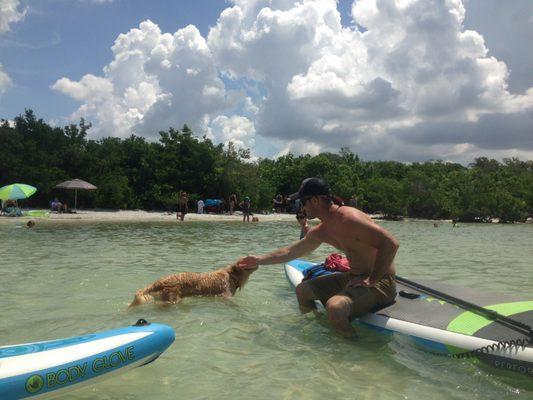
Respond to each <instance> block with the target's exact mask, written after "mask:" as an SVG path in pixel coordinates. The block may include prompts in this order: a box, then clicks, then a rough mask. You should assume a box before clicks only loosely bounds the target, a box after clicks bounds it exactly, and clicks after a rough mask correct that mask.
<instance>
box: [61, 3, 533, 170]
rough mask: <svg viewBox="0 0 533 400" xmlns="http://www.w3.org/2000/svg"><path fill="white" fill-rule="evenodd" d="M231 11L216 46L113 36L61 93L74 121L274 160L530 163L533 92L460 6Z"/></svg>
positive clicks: (192, 37)
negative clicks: (342, 151) (518, 157)
mask: <svg viewBox="0 0 533 400" xmlns="http://www.w3.org/2000/svg"><path fill="white" fill-rule="evenodd" d="M232 3H233V5H232V6H231V7H229V8H227V9H226V10H224V11H223V12H222V13H221V15H220V17H219V19H218V21H217V22H216V25H215V26H214V27H212V28H211V30H210V32H209V34H208V36H207V39H205V38H203V37H202V36H201V34H200V33H199V31H198V29H196V28H195V27H194V26H187V27H185V28H182V29H179V30H178V31H177V32H175V33H174V34H170V33H162V32H161V31H160V29H159V27H158V26H157V25H156V24H154V23H152V22H151V21H145V22H143V23H141V24H140V27H139V28H138V29H132V30H130V31H129V32H127V33H125V34H122V35H120V36H119V37H118V38H117V40H116V41H115V44H114V46H113V48H112V51H113V55H114V58H113V60H112V61H111V62H110V64H109V65H107V66H106V67H105V68H104V72H103V76H102V77H96V76H93V75H86V76H85V77H83V78H82V79H81V80H80V81H79V82H73V81H71V80H70V79H68V78H62V79H60V80H58V81H57V82H56V84H55V85H54V86H53V87H54V89H56V90H59V91H61V92H63V93H65V94H67V95H69V96H72V97H73V98H75V99H77V100H79V101H81V102H82V103H83V104H82V105H81V107H80V109H79V110H78V111H77V112H76V113H75V115H74V117H76V118H77V117H79V116H82V115H83V116H86V117H87V118H88V119H89V120H93V122H95V123H96V127H97V131H98V133H99V134H100V135H111V134H113V135H120V136H124V135H128V134H129V133H131V132H132V131H134V132H136V133H141V134H155V133H156V132H157V131H158V130H160V129H167V128H168V127H170V126H173V127H180V126H181V125H183V124H184V123H187V124H189V125H191V126H193V128H194V129H196V130H197V131H198V130H200V131H201V132H199V133H202V132H208V134H209V135H211V137H212V138H214V140H216V141H220V142H226V141H228V140H233V141H234V142H236V143H238V144H239V145H242V146H246V147H249V146H253V145H254V144H255V143H260V142H262V143H264V142H265V141H268V140H269V139H270V140H271V141H272V143H280V144H279V146H277V150H276V151H274V152H271V153H270V154H260V155H266V156H272V155H273V154H275V153H276V152H277V153H278V154H283V153H284V152H286V151H294V152H310V153H317V152H319V151H322V150H330V151H331V150H332V151H336V150H338V149H339V148H340V147H341V146H346V145H348V146H351V148H352V150H353V151H355V152H357V153H359V154H360V155H362V156H363V157H364V158H373V159H387V158H389V159H399V160H413V159H416V160H418V159H420V158H421V157H424V158H439V159H448V158H451V159H453V158H455V159H462V158H463V157H466V156H468V155H473V154H482V153H483V152H485V154H489V155H490V154H499V155H505V154H529V153H528V152H530V151H533V142H532V141H533V139H532V138H531V135H529V136H528V133H527V130H528V127H529V129H530V128H531V126H532V125H531V118H532V113H533V88H529V89H528V90H525V91H524V92H523V93H512V92H510V91H509V89H508V81H509V75H510V71H509V69H508V68H507V66H506V65H505V63H504V62H502V61H501V60H498V59H497V58H495V57H493V56H491V55H490V53H489V49H488V48H487V46H486V45H485V41H484V39H483V37H482V36H481V35H480V34H479V33H477V32H475V31H473V30H467V29H465V28H464V19H465V13H466V12H467V10H465V7H464V5H463V3H462V2H461V1H460V0H396V1H393V0H391V1H379V0H358V1H357V2H354V4H353V7H352V17H353V19H354V21H355V22H356V24H357V25H355V26H356V27H343V26H342V24H341V18H340V14H339V12H338V10H337V4H336V1H335V0H301V1H289V0H247V1H245V0H234V1H233V2H232ZM361 27H362V28H361ZM239 85H240V86H239ZM235 86H238V87H240V88H241V89H240V90H237V89H229V87H231V88H234V87H235ZM530 130H531V129H530ZM259 138H261V140H258V139H259ZM263 139H265V140H263ZM517 149H522V150H517ZM259 150H260V149H259ZM506 152H507V153H506Z"/></svg>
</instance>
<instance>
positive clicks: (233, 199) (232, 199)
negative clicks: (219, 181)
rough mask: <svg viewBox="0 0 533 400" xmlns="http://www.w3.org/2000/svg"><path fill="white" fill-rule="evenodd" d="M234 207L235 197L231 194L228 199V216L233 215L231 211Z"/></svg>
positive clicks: (235, 203)
mask: <svg viewBox="0 0 533 400" xmlns="http://www.w3.org/2000/svg"><path fill="white" fill-rule="evenodd" d="M236 206H237V195H236V194H235V193H233V194H232V195H231V196H230V197H229V215H233V211H235V207H236Z"/></svg>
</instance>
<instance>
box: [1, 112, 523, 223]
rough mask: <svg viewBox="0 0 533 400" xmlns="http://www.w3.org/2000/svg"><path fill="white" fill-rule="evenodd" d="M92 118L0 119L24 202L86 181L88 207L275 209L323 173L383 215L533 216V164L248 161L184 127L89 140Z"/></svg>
mask: <svg viewBox="0 0 533 400" xmlns="http://www.w3.org/2000/svg"><path fill="white" fill-rule="evenodd" d="M90 128H91V124H90V123H87V122H86V121H84V120H83V119H82V120H81V121H80V122H79V124H77V125H75V124H72V125H68V126H65V127H63V128H59V127H53V126H51V125H49V124H47V123H46V122H44V121H43V120H42V119H38V118H37V117H36V116H35V114H34V113H33V111H31V110H26V112H25V113H24V114H23V115H20V116H18V117H16V118H15V119H14V124H13V123H12V124H10V123H8V121H6V120H2V122H1V125H0V186H2V185H5V184H9V183H14V182H21V183H27V184H31V185H33V186H36V187H37V188H38V191H37V193H36V194H35V195H34V196H32V197H31V198H29V199H27V200H25V203H24V204H25V205H26V206H28V207H48V204H49V201H50V200H51V199H52V198H54V197H60V198H62V199H66V198H67V197H71V196H72V193H70V192H69V193H67V192H64V191H62V190H61V189H55V188H54V186H55V185H56V184H57V183H59V182H62V181H64V180H67V179H72V178H81V179H84V180H87V181H89V182H91V183H93V184H95V185H96V186H98V190H96V191H91V192H79V194H78V197H79V200H78V201H79V203H80V204H82V205H83V206H84V207H86V208H108V209H115V208H120V209H146V210H174V209H175V208H176V205H177V202H178V196H179V192H180V190H184V191H187V192H188V193H189V194H190V195H189V198H190V200H191V201H196V200H198V199H200V198H202V199H206V198H217V199H219V198H223V199H226V200H227V199H228V197H229V195H230V194H231V193H236V194H237V196H238V197H239V198H243V197H244V196H249V197H250V198H251V199H252V204H253V208H254V209H255V210H256V211H261V210H270V209H271V208H272V199H273V198H274V197H275V196H276V194H278V193H280V194H283V195H287V194H290V193H293V192H295V191H296V190H297V189H298V187H299V184H300V182H301V181H302V179H304V178H306V177H310V176H317V177H322V178H324V179H325V180H326V181H328V182H329V183H330V185H331V188H332V191H333V192H334V193H335V194H337V195H338V196H340V197H341V198H343V199H345V200H347V199H349V198H350V197H352V196H353V195H356V196H357V199H358V207H359V208H361V209H363V210H364V211H367V212H372V213H374V212H382V213H384V214H385V215H386V217H390V218H394V217H397V216H409V217H419V218H434V219H440V218H453V219H457V220H459V221H469V222H471V221H487V220H490V219H492V218H499V219H500V221H501V222H514V221H523V220H525V219H526V218H528V217H530V216H532V215H533V161H531V160H527V161H521V160H519V159H516V158H510V159H504V160H503V163H500V162H498V161H496V160H493V159H488V158H485V157H481V158H477V159H475V160H474V161H473V162H472V163H471V164H470V165H469V166H468V167H465V166H463V165H461V164H456V163H449V162H442V161H428V162H424V163H409V164H407V163H400V162H396V161H363V160H361V159H359V157H358V156H357V155H356V154H354V153H353V152H352V151H351V150H350V149H348V148H342V149H340V151H339V153H321V154H319V155H316V156H310V155H301V156H295V155H292V154H288V155H286V156H283V157H280V158H278V159H275V160H271V159H266V158H265V159H259V160H257V161H254V162H252V161H251V160H250V151H249V150H247V149H238V148H236V147H235V146H234V145H233V144H232V143H229V144H228V145H227V146H223V145H222V144H218V145H215V144H214V143H213V142H212V141H211V140H210V139H208V138H206V137H205V136H204V137H198V136H196V135H194V133H193V132H192V131H191V129H189V127H188V126H187V125H185V126H184V127H183V128H182V129H181V130H178V129H174V128H170V129H169V130H168V131H161V132H159V141H157V142H155V141H154V142H151V141H147V140H146V139H145V138H143V137H138V136H134V135H132V136H130V137H129V138H126V139H120V138H113V137H107V138H103V139H99V140H90V139H87V132H88V131H89V129H90Z"/></svg>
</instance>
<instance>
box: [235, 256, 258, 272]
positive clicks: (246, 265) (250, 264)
mask: <svg viewBox="0 0 533 400" xmlns="http://www.w3.org/2000/svg"><path fill="white" fill-rule="evenodd" d="M257 266H259V257H257V256H253V255H250V256H246V257H242V258H239V259H238V260H237V267H239V268H241V269H251V268H256V267H257Z"/></svg>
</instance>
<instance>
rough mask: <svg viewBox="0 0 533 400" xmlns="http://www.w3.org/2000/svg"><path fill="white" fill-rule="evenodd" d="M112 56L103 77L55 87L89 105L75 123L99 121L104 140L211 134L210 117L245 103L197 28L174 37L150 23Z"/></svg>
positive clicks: (121, 39)
mask: <svg viewBox="0 0 533 400" xmlns="http://www.w3.org/2000/svg"><path fill="white" fill-rule="evenodd" d="M112 51H113V55H114V58H113V60H112V61H111V63H109V65H107V66H106V67H105V68H104V76H103V77H96V76H92V75H86V76H84V77H83V78H82V79H81V80H80V81H79V82H72V81H70V80H69V79H68V78H62V79H60V80H58V81H57V82H56V83H55V84H54V85H53V86H52V88H53V89H55V90H58V91H61V92H63V93H65V94H67V95H69V96H71V97H73V98H75V99H76V100H79V101H82V102H84V104H83V105H82V106H81V107H80V108H79V109H78V110H77V111H76V112H75V113H74V115H72V116H71V117H72V118H74V119H77V118H79V117H80V116H84V117H86V118H88V119H89V120H94V122H95V129H94V130H93V134H96V135H98V136H110V135H114V136H128V135H130V134H131V133H132V132H135V133H137V134H144V135H154V136H155V135H157V132H158V131H159V130H162V129H168V128H169V127H171V126H172V127H181V126H182V125H183V124H189V125H190V126H192V127H193V128H197V129H205V121H206V120H208V119H209V116H212V115H218V114H219V112H221V111H223V110H224V109H226V108H228V107H230V106H232V105H233V104H234V103H235V102H236V100H237V99H238V98H239V95H238V93H235V92H230V91H227V90H226V89H225V87H224V84H223V82H222V81H221V80H220V78H219V77H218V74H217V70H216V67H215V64H214V60H213V58H212V55H211V52H210V50H209V48H208V47H207V44H206V42H205V39H204V38H203V37H202V36H201V35H200V32H199V31H198V29H197V28H196V27H194V26H192V25H189V26H187V27H185V28H183V29H180V30H178V31H177V32H175V33H174V34H169V33H162V32H161V30H160V29H159V27H158V26H157V25H156V24H154V23H153V22H151V21H145V22H142V23H141V24H140V26H139V28H138V29H132V30H130V31H129V32H127V33H125V34H121V35H119V36H118V38H117V39H116V41H115V43H114V45H113V47H112Z"/></svg>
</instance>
